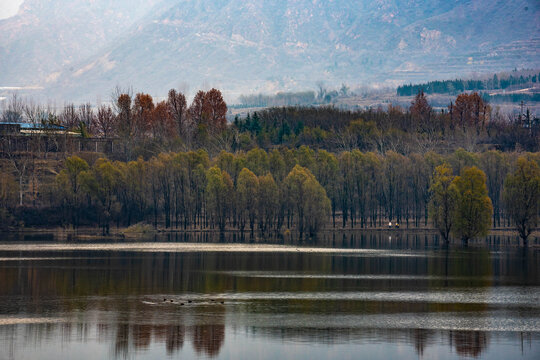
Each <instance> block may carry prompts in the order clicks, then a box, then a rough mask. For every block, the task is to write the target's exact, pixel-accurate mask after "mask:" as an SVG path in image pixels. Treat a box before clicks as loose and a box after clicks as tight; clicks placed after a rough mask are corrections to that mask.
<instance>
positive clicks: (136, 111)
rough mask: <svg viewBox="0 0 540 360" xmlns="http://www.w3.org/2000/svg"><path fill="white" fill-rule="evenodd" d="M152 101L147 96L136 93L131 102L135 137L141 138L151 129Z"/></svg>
mask: <svg viewBox="0 0 540 360" xmlns="http://www.w3.org/2000/svg"><path fill="white" fill-rule="evenodd" d="M153 111H154V100H153V99H152V97H151V96H150V95H148V94H144V93H138V94H136V95H135V99H134V101H133V118H134V121H135V136H136V137H142V136H144V135H145V134H146V132H147V131H149V130H150V129H151V127H152V120H153Z"/></svg>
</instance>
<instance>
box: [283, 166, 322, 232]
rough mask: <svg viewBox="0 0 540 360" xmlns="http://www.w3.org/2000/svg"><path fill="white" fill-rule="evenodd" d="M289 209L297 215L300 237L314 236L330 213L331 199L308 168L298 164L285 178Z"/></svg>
mask: <svg viewBox="0 0 540 360" xmlns="http://www.w3.org/2000/svg"><path fill="white" fill-rule="evenodd" d="M285 186H286V188H287V200H288V205H289V209H290V210H291V211H292V213H293V214H294V215H293V217H296V219H297V220H296V223H297V228H298V231H299V233H300V237H302V236H303V235H304V233H306V232H307V233H308V234H309V235H310V236H313V235H315V234H316V233H317V231H318V230H319V229H320V228H321V226H322V225H323V224H324V222H325V221H326V220H327V219H328V215H329V214H330V209H331V207H330V199H328V197H327V196H326V191H325V190H324V188H323V187H322V186H321V184H319V182H318V181H317V179H316V178H315V176H313V174H312V173H311V171H309V170H308V169H306V168H304V167H302V166H300V165H296V166H295V167H294V168H293V169H292V170H291V172H290V173H289V175H287V178H286V179H285Z"/></svg>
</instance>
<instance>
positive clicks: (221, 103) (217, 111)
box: [203, 88, 227, 130]
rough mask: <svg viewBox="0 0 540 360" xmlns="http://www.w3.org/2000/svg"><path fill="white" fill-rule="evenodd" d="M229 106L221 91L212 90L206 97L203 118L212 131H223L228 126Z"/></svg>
mask: <svg viewBox="0 0 540 360" xmlns="http://www.w3.org/2000/svg"><path fill="white" fill-rule="evenodd" d="M226 115H227V104H225V100H223V96H222V95H221V91H219V90H217V89H214V88H212V89H211V90H209V91H208V92H207V93H206V94H205V95H204V102H203V118H204V121H205V122H206V123H207V124H208V126H209V127H210V128H212V129H217V130H223V129H224V128H225V125H226V124H227V118H226Z"/></svg>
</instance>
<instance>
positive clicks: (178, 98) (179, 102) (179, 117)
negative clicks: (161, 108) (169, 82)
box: [167, 89, 188, 136]
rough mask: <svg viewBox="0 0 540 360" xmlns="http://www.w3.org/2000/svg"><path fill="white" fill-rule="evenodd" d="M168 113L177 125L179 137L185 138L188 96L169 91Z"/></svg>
mask: <svg viewBox="0 0 540 360" xmlns="http://www.w3.org/2000/svg"><path fill="white" fill-rule="evenodd" d="M167 111H168V113H169V116H170V118H171V119H172V120H173V122H174V124H175V125H176V131H177V133H178V135H180V136H185V135H186V131H187V125H188V124H187V102H186V96H185V95H184V94H182V93H181V92H179V91H178V92H177V91H176V90H174V89H171V90H169V94H168V97H167Z"/></svg>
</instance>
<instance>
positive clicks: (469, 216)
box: [452, 166, 493, 242]
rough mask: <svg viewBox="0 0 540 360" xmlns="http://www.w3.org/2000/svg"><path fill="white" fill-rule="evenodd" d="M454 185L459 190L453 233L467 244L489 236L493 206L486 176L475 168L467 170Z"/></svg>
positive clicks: (454, 181)
mask: <svg viewBox="0 0 540 360" xmlns="http://www.w3.org/2000/svg"><path fill="white" fill-rule="evenodd" d="M452 183H453V184H454V185H455V187H456V189H457V202H456V208H455V211H454V220H453V222H454V227H453V229H454V230H453V233H454V234H455V235H456V236H458V237H460V238H461V239H462V240H463V241H465V242H467V241H468V240H470V239H473V238H475V237H477V236H485V235H487V233H488V231H489V225H490V223H491V214H492V212H493V206H492V204H491V199H490V198H489V196H488V191H487V187H486V174H485V173H484V172H483V171H482V170H480V169H478V168H477V167H475V166H473V167H469V168H465V169H464V170H463V171H462V173H461V175H460V176H456V178H455V179H454V180H453V181H452Z"/></svg>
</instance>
